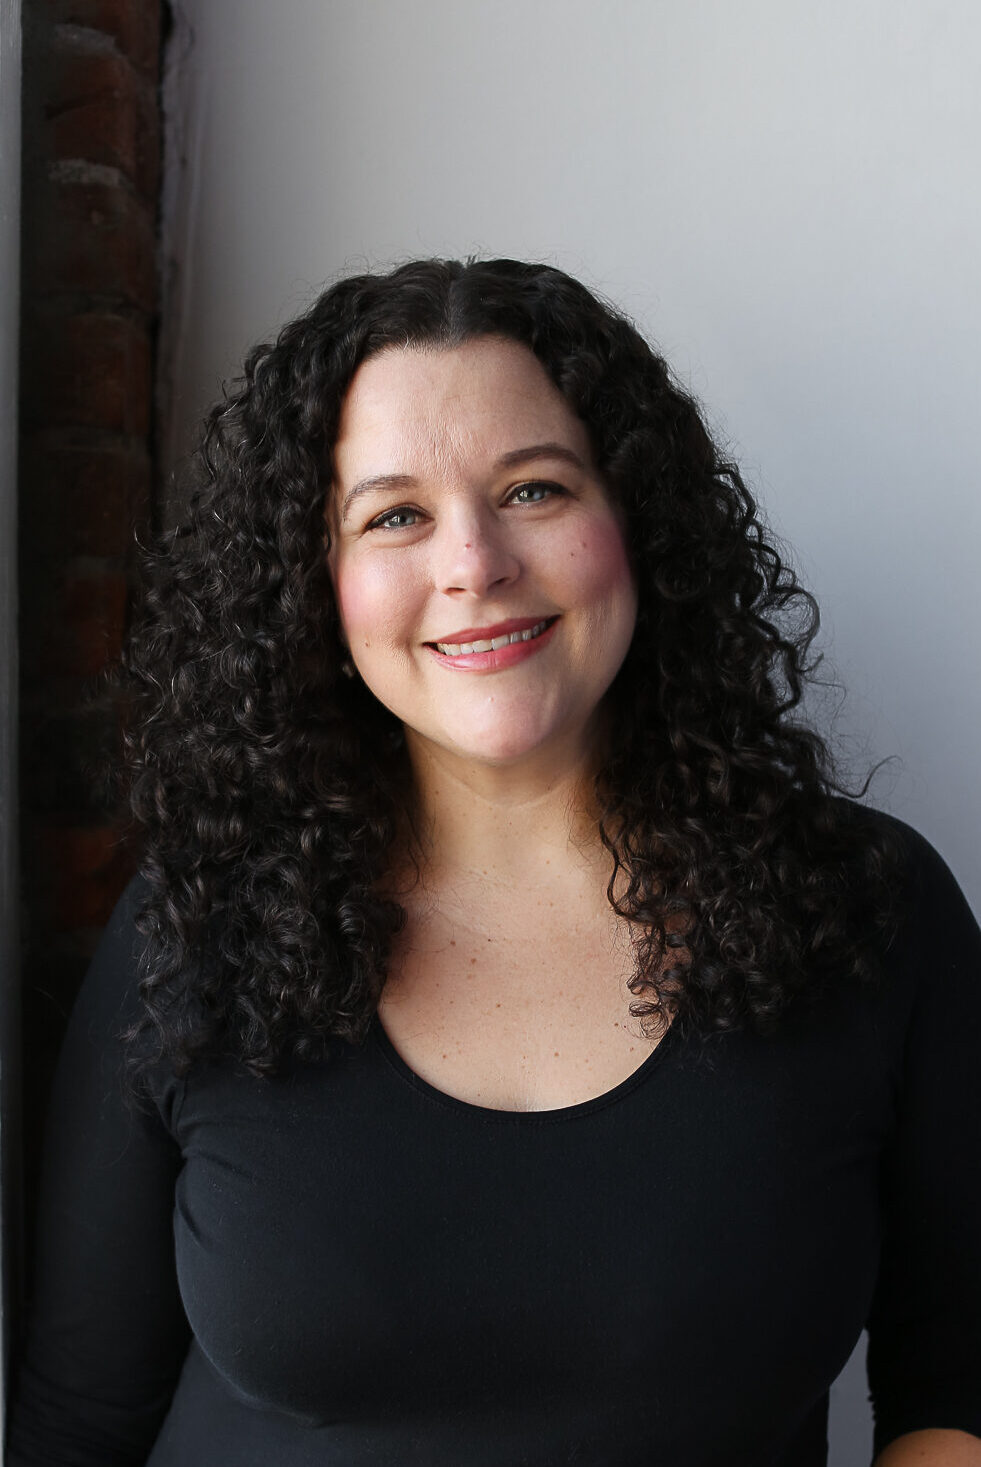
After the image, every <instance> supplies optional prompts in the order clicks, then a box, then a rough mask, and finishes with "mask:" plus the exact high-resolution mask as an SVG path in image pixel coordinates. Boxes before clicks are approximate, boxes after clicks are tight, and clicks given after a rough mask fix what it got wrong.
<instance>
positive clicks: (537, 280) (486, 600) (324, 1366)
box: [13, 261, 981, 1467]
mask: <svg viewBox="0 0 981 1467" xmlns="http://www.w3.org/2000/svg"><path fill="white" fill-rule="evenodd" d="M200 463H201V466H202V471H203V482H202V485H201V487H200V491H199V493H198V496H197V498H196V501H195V504H194V506H193V508H192V512H191V515H190V518H189V521H188V523H187V524H186V526H184V527H183V528H182V529H181V530H180V532H179V533H178V534H177V535H176V536H174V537H173V539H172V541H170V542H169V543H168V544H166V545H165V546H164V547H163V548H162V549H161V550H160V551H159V552H158V554H157V555H156V556H155V558H154V559H153V561H152V563H151V565H150V567H149V571H148V576H149V581H148V591H147V596H146V601H145V607H144V610H143V613H142V616H141V619H140V620H139V622H138V625H137V626H136V628H135V630H134V633H133V637H132V642H131V647H130V651H129V654H128V658H127V663H126V667H127V674H128V678H129V682H130V686H131V690H132V694H133V712H132V722H131V725H130V732H129V736H128V750H129V758H130V769H129V777H130V791H131V801H132V808H133V811H134V813H135V815H136V818H137V820H138V821H139V822H140V824H141V825H142V827H143V832H144V845H143V856H142V868H141V875H140V877H139V878H138V879H137V881H136V882H135V883H134V884H133V885H132V886H131V888H130V890H129V891H128V893H127V895H126V897H125V898H124V900H123V902H122V903H121V905H120V907H119V909H118V910H117V913H116V915H115V917H114V919H113V921H112V923H111V924H110V927H109V929H108V931H107V933H106V936H105V938H104V939H103V943H102V946H101V948H100V950H99V954H98V956H97V958H96V960H95V963H94V965H93V970H92V973H91V974H90V977H89V979H88V981H87V983H86V986H85V989H84V992H83V996H82V998H81V1000H80V1003H79V1006H78V1008H77V1010H76V1014H75V1018H74V1020H73V1025H72V1031H71V1034H70V1037H69V1040H68V1043H67V1046H66V1051H65V1056H64V1058H63V1061H62V1067H61V1073H60V1078H59V1082H58V1091H57V1094H56V1097H55V1101H54V1121H53V1134H52V1139H51V1146H50V1160H49V1167H48V1175H49V1180H48V1183H47V1200H46V1203H45V1208H44V1217H45V1223H44V1229H43V1236H42V1242H41V1250H40V1252H41V1263H40V1268H39V1287H38V1299H37V1302H36V1311H35V1323H34V1328H33V1334H32V1341H33V1343H32V1345H31V1348H30V1351H29V1354H28V1359H27V1364H26V1366H25V1369H24V1372H23V1376H22V1387H21V1402H20V1407H19V1414H18V1416H17V1418H16V1424H15V1427H14V1447H13V1461H14V1463H15V1467H26V1464H35V1463H40V1462H42V1461H43V1462H45V1463H51V1462H56V1461H57V1462H73V1463H79V1462H86V1463H87V1462H92V1463H95V1462H99V1463H100V1464H101V1463H105V1462H107V1461H112V1462H114V1463H116V1462H118V1463H127V1464H129V1463H134V1464H135V1463H142V1462H144V1461H148V1462H149V1463H151V1464H152V1467H178V1464H179V1467H197V1464H205V1463H207V1464H209V1467H211V1464H213V1463H215V1462H220V1463H222V1464H223V1467H224V1464H227V1467H246V1464H253V1463H255V1464H259V1463H261V1464H264V1467H265V1464H268V1463H272V1462H275V1463H276V1464H277V1467H298V1464H303V1467H307V1464H335V1463H337V1464H344V1467H360V1464H362V1463H369V1462H372V1463H375V1462H378V1463H391V1464H399V1467H409V1464H416V1463H418V1464H425V1467H440V1464H444V1463H447V1464H448V1463H453V1464H455V1467H458V1464H461V1463H463V1464H467V1467H483V1464H487V1467H505V1464H507V1467H514V1464H549V1467H550V1464H558V1463H573V1462H575V1463H582V1464H603V1467H626V1464H641V1463H645V1464H646V1463H653V1462H658V1463H666V1464H671V1467H686V1464H700V1467H708V1464H716V1463H718V1464H722V1463H725V1464H726V1467H733V1464H737V1463H743V1464H747V1467H749V1464H752V1467H810V1464H817V1463H823V1462H824V1461H825V1460H826V1432H825V1426H826V1410H827V1393H828V1386H829V1384H830V1382H831V1381H832V1380H833V1379H834V1378H835V1376H836V1375H837V1374H838V1372H839V1370H840V1369H841V1367H842V1366H843V1364H844V1362H845V1360H846V1359H847V1358H848V1355H849V1353H850V1352H851V1350H852V1347H853V1345H854V1343H855V1341H856V1340H857V1338H858V1335H859V1333H860V1331H861V1329H862V1327H863V1326H864V1325H865V1324H866V1323H867V1324H868V1326H869V1330H870V1340H871V1344H870V1356H869V1362H870V1364H869V1368H870V1377H871V1385H872V1391H873V1396H874V1404H875V1407H876V1415H877V1425H876V1451H877V1453H878V1454H879V1456H878V1461H879V1462H880V1463H881V1464H882V1467H902V1464H903V1463H907V1462H917V1463H925V1464H931V1463H932V1464H941V1463H943V1464H945V1467H956V1464H962V1467H970V1464H975V1467H976V1464H978V1463H981V1265H979V1258H978V1249H977V1244H976V1239H977V1237H978V1236H981V1189H979V1185H978V1179H977V1175H976V1168H974V1167H973V1166H972V1165H971V1163H970V1161H968V1162H965V1157H966V1158H972V1157H976V1156H977V1154H978V1152H979V1147H981V1116H979V1106H978V1103H977V1102H978V1095H977V1082H976V1079H975V1069H974V1063H973V1055H972V1053H971V1042H972V1041H973V1043H974V1045H975V1046H976V1045H977V1043H978V1042H981V986H979V983H978V958H979V953H981V939H979V934H978V931H977V927H976V925H975V924H974V922H973V919H972V918H971V916H970V914H969V912H968V910H967V907H966V905H965V903H964V900H963V898H962V896H961V895H960V893H959V891H958V889H957V887H956V885H955V883H954V882H953V879H952V878H951V876H950V874H949V872H948V871H947V870H946V868H945V867H944V865H943V863H942V861H941V860H940V858H939V857H938V856H937V855H936V853H935V852H934V851H932V849H931V848H930V847H929V846H927V845H926V843H925V842H924V841H922V839H920V838H919V837H917V836H915V835H914V834H913V832H911V831H909V830H908V829H907V828H906V827H903V826H900V824H899V823H898V822H895V821H891V820H887V819H886V818H885V817H883V816H879V815H876V814H874V813H873V812H871V811H868V810H865V809H862V808H860V807H859V806H857V805H855V804H853V803H851V802H850V801H848V800H845V799H843V798H841V797H840V792H839V791H838V787H837V786H836V784H835V783H834V780H833V777H832V774H831V772H830V766H829V762H828V758H827V754H826V750H825V748H824V746H823V744H822V742H821V740H820V739H819V738H818V737H817V735H816V734H814V733H813V732H812V731H810V730H808V729H807V728H805V727H804V726H803V725H802V724H801V723H800V722H799V721H797V720H796V719H795V710H796V709H797V708H798V705H799V702H800V698H801V693H802V689H803V686H804V683H805V681H806V677H807V673H808V663H807V653H808V648H809V645H810V641H811V637H812V633H813V627H814V625H815V622H816V616H815V613H814V609H813V605H812V603H811V601H810V598H809V597H808V596H806V594H805V593H804V592H802V591H801V590H800V588H799V587H798V585H797V583H796V581H795V580H794V577H793V575H792V574H791V572H790V571H789V570H788V569H787V568H786V567H785V566H784V565H783V564H782V563H781V560H780V558H779V556H778V554H777V552H776V550H775V549H774V547H773V545H772V544H771V542H770V541H769V539H768V538H767V536H766V534H765V532H764V531H763V529H762V528H761V526H760V524H759V522H758V519H757V517H756V513H755V508H754V505H753V502H752V500H751V498H750V495H749V494H748V492H747V491H746V489H745V487H744V486H743V484H742V482H741V480H740V478H739V475H738V472H737V471H736V470H735V468H733V467H732V466H731V465H729V464H727V463H725V462H724V461H723V460H722V459H721V458H720V457H719V455H718V453H717V451H716V449H715V448H714V446H713V444H712V443H711V441H710V439H709V436H708V434H707V433H706V430H705V428H704V426H703V424H702V422H701V420H700V418H699V415H698V413H697V411H696V409H695V407H694V405H693V404H692V402H691V401H690V399H688V398H687V397H686V396H685V395H684V394H683V393H682V392H681V391H679V389H678V388H677V387H676V386H675V385H673V383H672V382H671V379H670V377H669V375H668V372H667V369H666V367H665V364H664V363H663V361H661V360H660V358H658V357H657V356H656V355H654V354H653V353H652V352H651V351H650V349H649V348H648V347H647V346H646V344H645V343H644V342H643V341H642V340H641V339H640V337H639V336H638V335H637V333H636V332H635V331H634V329H633V328H632V327H631V326H630V325H629V324H628V323H627V322H626V321H625V320H624V319H622V318H621V317H620V316H619V315H618V314H617V313H616V312H615V311H613V310H611V309H610V308H608V307H606V306H605V305H603V304H601V303H599V302H598V301H596V300H595V299H594V298H593V297H592V296H591V295H590V294H589V293H588V292H587V291H586V290H585V289H584V288H583V287H582V286H581V285H579V284H577V283H576V282H575V281H573V280H571V279H569V278H568V277H567V276H565V275H563V274H562V273H561V272H559V271H557V270H554V269H550V268H546V267H543V266H537V265H524V264H517V263H514V262H510V261H497V262H494V263H477V264H474V263H471V264H468V265H461V264H456V263H446V262H438V261H428V262H420V263H417V264H411V265H406V266H403V267H402V268H401V269H398V270H396V271H394V272H393V273H392V274H390V275H387V276H377V277H372V276H364V277H360V278H357V279H352V280H347V281H344V282H341V283H340V284H339V285H336V286H335V287H334V288H333V289H331V290H329V291H328V292H327V293H326V294H325V295H324V296H323V297H322V298H321V299H320V300H319V301H318V302H317V304H316V305H315V306H314V307H313V309H312V310H311V311H310V312H309V313H308V314H307V315H306V316H304V317H303V318H301V319H300V320H298V321H296V322H294V323H292V324H291V325H289V326H287V327H286V328H285V330H284V331H283V332H282V334H281V335H280V337H279V339H278V341H277V342H276V343H275V344H274V345H272V346H265V347H261V348H259V349H258V350H257V351H256V352H254V353H253V355H252V356H251V358H250V359H249V361H248V363H247V365H246V368H245V375H244V378H243V379H242V381H241V382H240V383H239V384H238V386H237V387H236V389H235V390H234V392H233V393H232V394H231V396H229V397H228V398H227V400H226V401H225V403H224V404H222V405H221V406H220V407H218V408H217V409H215V411H214V412H213V414H212V416H211V418H210V421H209V426H208V429H207V433H206V437H205V441H204V447H203V450H202V453H201V456H200ZM123 1032H125V1037H124V1038H121V1037H120V1035H121V1034H122V1033H123ZM124 1056H125V1058H126V1060H127V1061H128V1081H127V1083H128V1085H129V1088H130V1090H131V1091H134V1092H135V1093H136V1095H137V1096H138V1097H139V1098H140V1104H139V1105H138V1106H133V1105H130V1106H127V1104H126V1101H125V1096H124V1086H123V1084H122V1083H121V1081H120V1078H119V1076H120V1071H121V1069H122V1068H123V1058H124Z"/></svg>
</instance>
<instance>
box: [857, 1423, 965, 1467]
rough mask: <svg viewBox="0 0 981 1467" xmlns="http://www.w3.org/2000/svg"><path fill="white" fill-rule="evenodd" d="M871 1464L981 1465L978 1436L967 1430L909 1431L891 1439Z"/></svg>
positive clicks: (907, 1466)
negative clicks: (893, 1439)
mask: <svg viewBox="0 0 981 1467" xmlns="http://www.w3.org/2000/svg"><path fill="white" fill-rule="evenodd" d="M873 1467H981V1440H979V1439H978V1438H977V1437H976V1436H969V1435H968V1433H967V1432H966V1431H910V1432H907V1433H906V1435H905V1436H898V1437H897V1438H896V1440H895V1441H893V1442H890V1443H889V1445H888V1446H887V1447H886V1450H885V1451H884V1452H881V1453H880V1454H879V1456H878V1457H876V1459H875V1462H874V1463H873Z"/></svg>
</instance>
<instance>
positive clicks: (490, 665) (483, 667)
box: [426, 616, 559, 672]
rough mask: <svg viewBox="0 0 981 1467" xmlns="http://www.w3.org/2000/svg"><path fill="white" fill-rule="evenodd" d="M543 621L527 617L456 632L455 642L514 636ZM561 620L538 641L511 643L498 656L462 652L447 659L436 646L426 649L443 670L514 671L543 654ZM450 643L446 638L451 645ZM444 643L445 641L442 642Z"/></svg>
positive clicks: (431, 644) (539, 636)
mask: <svg viewBox="0 0 981 1467" xmlns="http://www.w3.org/2000/svg"><path fill="white" fill-rule="evenodd" d="M544 620H545V618H544V617H541V616H540V617H538V618H537V619H536V620H534V621H531V620H529V619H528V618H527V617H525V618H524V619H523V620H515V621H509V622H508V621H505V622H500V623H499V624H498V625H497V626H495V627H492V628H485V629H481V630H475V631H467V632H454V633H453V638H452V640H453V641H454V642H466V641H489V640H490V639H491V637H505V636H508V635H510V633H511V632H523V631H525V630H526V629H530V628H531V627H535V626H537V625H538V623H539V622H540V621H544ZM558 623H559V618H558V617H556V618H555V620H554V621H553V622H552V624H551V626H547V627H546V628H545V630H544V631H543V632H541V633H540V634H539V635H538V636H537V637H532V638H531V640H530V641H527V642H509V643H508V644H507V646H506V647H499V648H498V649H497V651H496V652H494V651H491V652H463V653H461V654H460V656H459V657H448V656H447V655H446V653H445V652H438V651H437V650H436V646H435V643H431V642H427V643H426V647H427V649H428V651H429V652H430V654H431V655H432V656H433V657H435V658H436V659H437V661H438V662H439V665H440V667H450V668H460V669H461V670H465V671H470V672H499V671H501V670H502V669H503V668H505V667H513V666H514V665H515V663H517V662H524V661H525V659H526V658H528V657H534V656H535V654H536V653H537V652H541V651H542V650H543V648H544V647H545V646H546V644H547V643H548V642H550V641H551V639H552V633H553V632H554V631H555V628H556V627H557V626H558ZM450 640H451V639H450V638H449V637H447V638H446V641H447V642H449V641H450ZM440 641H443V638H442V637H441V638H440Z"/></svg>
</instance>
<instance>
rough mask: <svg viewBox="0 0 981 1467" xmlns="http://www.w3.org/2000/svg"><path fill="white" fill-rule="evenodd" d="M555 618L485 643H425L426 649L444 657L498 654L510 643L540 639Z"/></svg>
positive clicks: (555, 620) (550, 617)
mask: <svg viewBox="0 0 981 1467" xmlns="http://www.w3.org/2000/svg"><path fill="white" fill-rule="evenodd" d="M557 621H558V617H557V616H547V617H546V618H545V620H544V621H540V622H538V623H536V625H535V626H533V627H528V628H526V630H525V631H523V632H511V633H506V634H505V635H503V636H500V637H493V638H492V639H491V640H490V641H486V642H427V643H426V646H427V647H435V648H436V651H437V652H441V653H442V654H443V656H444V657H466V656H468V655H469V654H470V653H472V652H499V651H500V649H501V648H502V647H508V646H510V645H511V643H512V642H533V641H534V640H535V638H536V637H540V636H541V634H542V632H546V631H548V629H549V627H550V626H551V625H552V624H553V622H557Z"/></svg>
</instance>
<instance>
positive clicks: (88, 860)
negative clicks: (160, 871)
mask: <svg viewBox="0 0 981 1467" xmlns="http://www.w3.org/2000/svg"><path fill="white" fill-rule="evenodd" d="M36 855H37V858H38V863H39V864H40V865H41V866H42V867H43V868H44V869H46V870H47V871H48V872H50V874H51V875H50V888H49V891H50V908H51V911H50V918H51V921H52V924H53V926H54V928H55V930H56V931H58V932H72V931H75V930H77V929H79V928H86V927H102V926H104V925H105V924H106V922H108V920H109V918H110V916H111V915H112V909H113V907H114V906H115V904H116V902H117V901H118V899H119V894H120V892H121V891H122V888H123V887H124V886H125V884H126V881H127V880H128V879H129V876H130V874H131V871H132V863H133V857H132V852H131V850H130V849H129V847H128V846H127V844H126V843H125V842H124V841H123V839H122V836H121V833H120V831H119V829H118V828H117V827H116V826H114V825H95V826H82V825H69V824H55V825H49V826H40V827H39V828H38V830H37V835H36Z"/></svg>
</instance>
